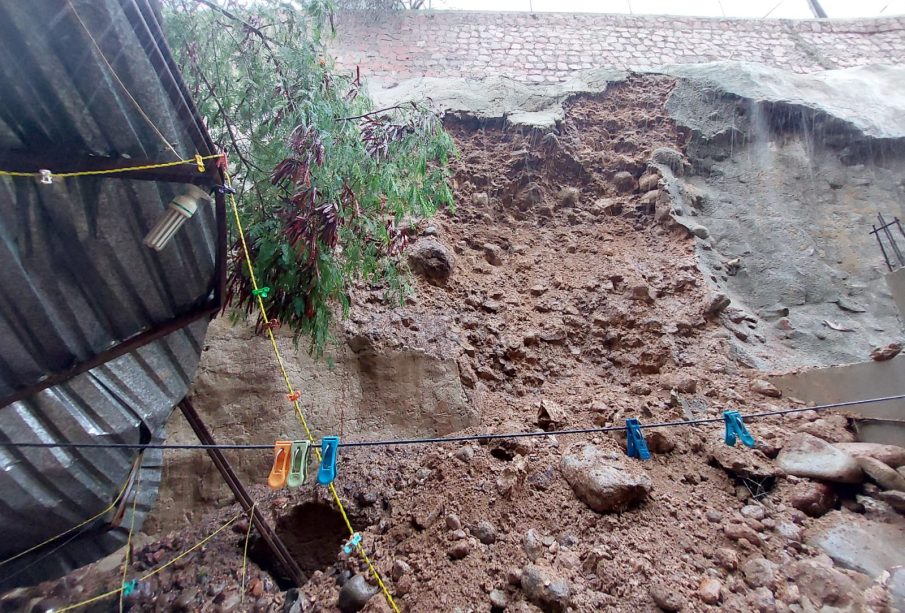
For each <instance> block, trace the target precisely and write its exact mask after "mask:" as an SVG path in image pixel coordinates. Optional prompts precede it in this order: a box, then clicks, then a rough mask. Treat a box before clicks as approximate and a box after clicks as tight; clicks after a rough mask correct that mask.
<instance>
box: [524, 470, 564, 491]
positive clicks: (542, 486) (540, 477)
mask: <svg viewBox="0 0 905 613" xmlns="http://www.w3.org/2000/svg"><path fill="white" fill-rule="evenodd" d="M556 477H557V475H556V469H555V468H554V467H553V466H544V467H543V468H539V469H538V470H535V471H534V472H533V473H531V474H530V475H528V477H527V478H526V479H525V484H526V485H527V486H528V487H530V488H534V489H536V490H540V491H542V492H546V491H548V490H549V489H550V488H551V487H553V483H554V482H555V481H556Z"/></svg>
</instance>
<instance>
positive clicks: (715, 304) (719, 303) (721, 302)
mask: <svg viewBox="0 0 905 613" xmlns="http://www.w3.org/2000/svg"><path fill="white" fill-rule="evenodd" d="M731 302H732V301H731V300H730V299H729V296H727V295H726V294H724V293H722V292H712V293H711V294H710V296H709V297H708V298H707V303H706V304H705V306H704V314H705V315H716V314H717V313H721V312H722V311H723V310H725V308H726V307H728V306H729V304H730V303H731Z"/></svg>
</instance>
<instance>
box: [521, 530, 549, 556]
mask: <svg viewBox="0 0 905 613" xmlns="http://www.w3.org/2000/svg"><path fill="white" fill-rule="evenodd" d="M522 549H524V550H525V553H526V554H528V559H529V560H531V561H532V562H534V561H535V560H536V559H537V558H538V557H540V556H541V555H542V554H543V553H544V544H543V542H542V541H541V538H540V535H539V534H538V533H537V530H535V529H534V528H531V529H530V530H528V531H527V532H526V533H525V536H524V537H523V538H522Z"/></svg>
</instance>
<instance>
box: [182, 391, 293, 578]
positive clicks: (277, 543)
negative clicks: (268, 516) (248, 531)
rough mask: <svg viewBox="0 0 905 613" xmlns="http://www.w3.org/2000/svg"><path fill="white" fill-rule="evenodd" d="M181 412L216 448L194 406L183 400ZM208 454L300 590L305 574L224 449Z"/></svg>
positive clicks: (200, 438)
mask: <svg viewBox="0 0 905 613" xmlns="http://www.w3.org/2000/svg"><path fill="white" fill-rule="evenodd" d="M179 408H180V409H181V410H182V414H183V415H185V419H186V421H188V422H189V425H190V426H191V427H192V430H194V431H195V434H196V435H197V436H198V440H199V441H201V443H202V444H204V445H215V444H216V443H215V442H214V437H213V436H212V435H211V433H210V431H209V430H208V429H207V426H205V425H204V421H202V419H201V416H200V415H198V412H197V411H196V410H195V407H194V406H193V405H192V402H191V401H190V400H189V399H188V398H183V399H182V401H181V402H180V403H179ZM207 453H208V455H209V456H210V457H211V460H213V462H214V466H216V467H217V470H218V471H220V475H221V476H222V477H223V480H224V481H226V485H227V486H229V489H230V490H232V493H233V495H234V496H235V497H236V500H237V501H238V502H239V504H240V505H242V508H243V509H245V512H246V513H248V512H251V520H252V522H254V525H255V528H257V529H258V534H260V535H261V538H263V539H264V542H265V543H267V546H268V547H269V548H270V551H271V552H273V555H274V557H276V559H277V560H278V561H279V563H280V564H281V565H282V567H283V569H284V570H285V571H286V573H287V574H288V575H289V578H290V579H291V580H292V582H293V583H294V584H295V585H296V586H297V587H301V585H302V584H303V583H304V582H305V576H304V574H303V573H302V569H301V568H299V565H298V564H297V563H296V561H295V560H294V559H293V558H292V555H291V554H290V553H289V550H288V549H286V545H284V544H283V541H282V540H280V537H279V536H277V533H276V532H274V531H273V529H272V528H271V527H270V524H268V523H267V521H266V520H265V519H264V516H263V515H261V512H260V511H259V510H258V509H257V508H256V507H255V506H254V503H253V501H252V499H251V496H249V495H248V491H247V490H246V489H245V486H243V485H242V482H241V481H240V480H239V477H238V476H237V475H236V473H235V471H233V468H232V466H230V464H229V461H228V460H227V459H226V456H224V455H223V451H222V450H221V449H208V450H207Z"/></svg>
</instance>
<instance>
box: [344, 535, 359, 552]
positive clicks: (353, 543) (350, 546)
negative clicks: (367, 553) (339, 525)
mask: <svg viewBox="0 0 905 613" xmlns="http://www.w3.org/2000/svg"><path fill="white" fill-rule="evenodd" d="M359 543H361V533H360V532H356V533H355V534H353V535H352V538H350V539H349V542H348V543H346V544H345V545H343V553H344V554H346V555H349V554H350V553H352V551H353V550H354V549H355V548H356V547H358V544H359Z"/></svg>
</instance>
